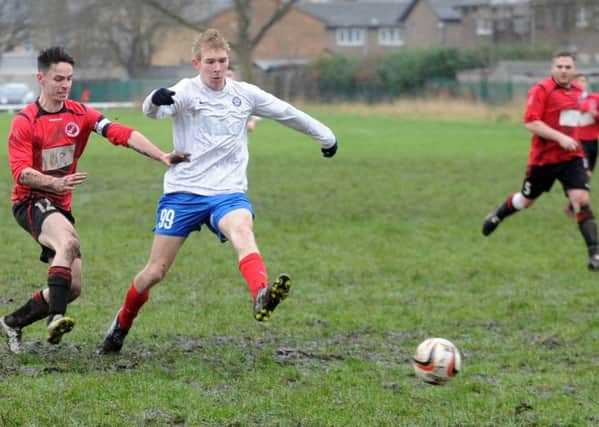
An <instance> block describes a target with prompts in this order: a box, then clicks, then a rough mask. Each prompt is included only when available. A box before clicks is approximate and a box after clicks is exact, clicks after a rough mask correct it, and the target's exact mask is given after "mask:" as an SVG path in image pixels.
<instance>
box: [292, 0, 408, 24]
mask: <svg viewBox="0 0 599 427" xmlns="http://www.w3.org/2000/svg"><path fill="white" fill-rule="evenodd" d="M412 1H413V0H403V1H394V2H391V1H386V2H383V1H377V2H374V1H373V2H370V1H369V2H365V1H360V2H342V1H332V2H328V3H297V4H296V5H295V8H296V9H297V10H300V11H302V12H305V13H307V14H309V15H312V16H314V17H316V18H319V19H320V20H322V21H323V22H324V23H325V24H326V25H327V27H329V28H330V27H355V26H361V27H381V26H394V25H397V24H398V23H400V22H401V19H402V17H403V15H404V13H405V11H406V10H407V9H408V8H409V6H410V4H411V3H412Z"/></svg>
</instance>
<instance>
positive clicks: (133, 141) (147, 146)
mask: <svg viewBox="0 0 599 427" xmlns="http://www.w3.org/2000/svg"><path fill="white" fill-rule="evenodd" d="M127 144H128V145H129V147H130V148H132V149H134V150H135V151H137V152H138V153H141V154H143V155H145V156H148V157H150V158H152V159H154V160H158V161H159V162H162V163H164V164H165V165H166V166H170V165H174V164H177V163H181V162H188V161H189V156H190V155H191V154H190V153H182V152H179V151H171V152H170V153H165V152H163V151H162V150H161V149H160V148H158V147H157V146H155V145H154V144H153V143H152V142H150V140H149V139H148V138H146V137H145V136H144V135H143V134H142V133H141V132H139V131H136V130H134V131H133V132H131V135H130V136H129V140H128V141H127Z"/></svg>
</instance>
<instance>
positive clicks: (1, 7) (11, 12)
mask: <svg viewBox="0 0 599 427" xmlns="http://www.w3.org/2000/svg"><path fill="white" fill-rule="evenodd" d="M29 25H30V21H29V1H23V0H0V28H2V30H1V31H0V55H1V54H2V53H3V52H8V51H11V50H14V49H15V48H16V47H19V46H22V45H24V44H25V45H26V44H27V43H28V36H29V32H28V29H29Z"/></svg>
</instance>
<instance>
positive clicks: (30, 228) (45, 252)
mask: <svg viewBox="0 0 599 427" xmlns="http://www.w3.org/2000/svg"><path fill="white" fill-rule="evenodd" d="M12 213H13V215H14V216H15V219H16V220H17V222H18V223H19V225H20V226H21V227H23V228H24V229H25V231H27V232H28V233H29V234H31V236H32V237H33V238H34V239H35V241H36V242H37V238H38V236H39V234H40V233H41V231H42V224H43V223H44V220H45V219H46V218H47V217H48V216H49V215H51V214H54V213H59V214H61V215H63V216H64V217H65V218H66V219H68V220H69V222H70V223H71V224H73V225H75V218H74V217H73V215H72V214H71V212H68V211H65V210H64V209H61V208H59V207H58V206H55V205H54V203H52V201H51V200H50V199H47V198H45V197H37V198H32V199H28V200H25V201H23V202H19V203H17V204H15V205H14V206H13V208H12ZM38 243H39V242H38ZM40 246H41V247H42V252H41V254H40V261H42V262H45V263H47V262H49V260H50V259H51V258H54V255H56V252H54V250H53V249H51V248H48V247H47V246H44V245H42V244H41V243H40ZM79 256H81V254H79Z"/></svg>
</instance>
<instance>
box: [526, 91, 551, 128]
mask: <svg viewBox="0 0 599 427" xmlns="http://www.w3.org/2000/svg"><path fill="white" fill-rule="evenodd" d="M546 98H547V92H546V91H545V88H544V87H543V86H542V85H540V84H537V85H534V86H533V87H532V88H531V89H530V91H529V92H528V101H527V103H526V112H525V113H524V123H530V122H534V121H535V120H543V119H542V117H543V113H544V112H545V99H546Z"/></svg>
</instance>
